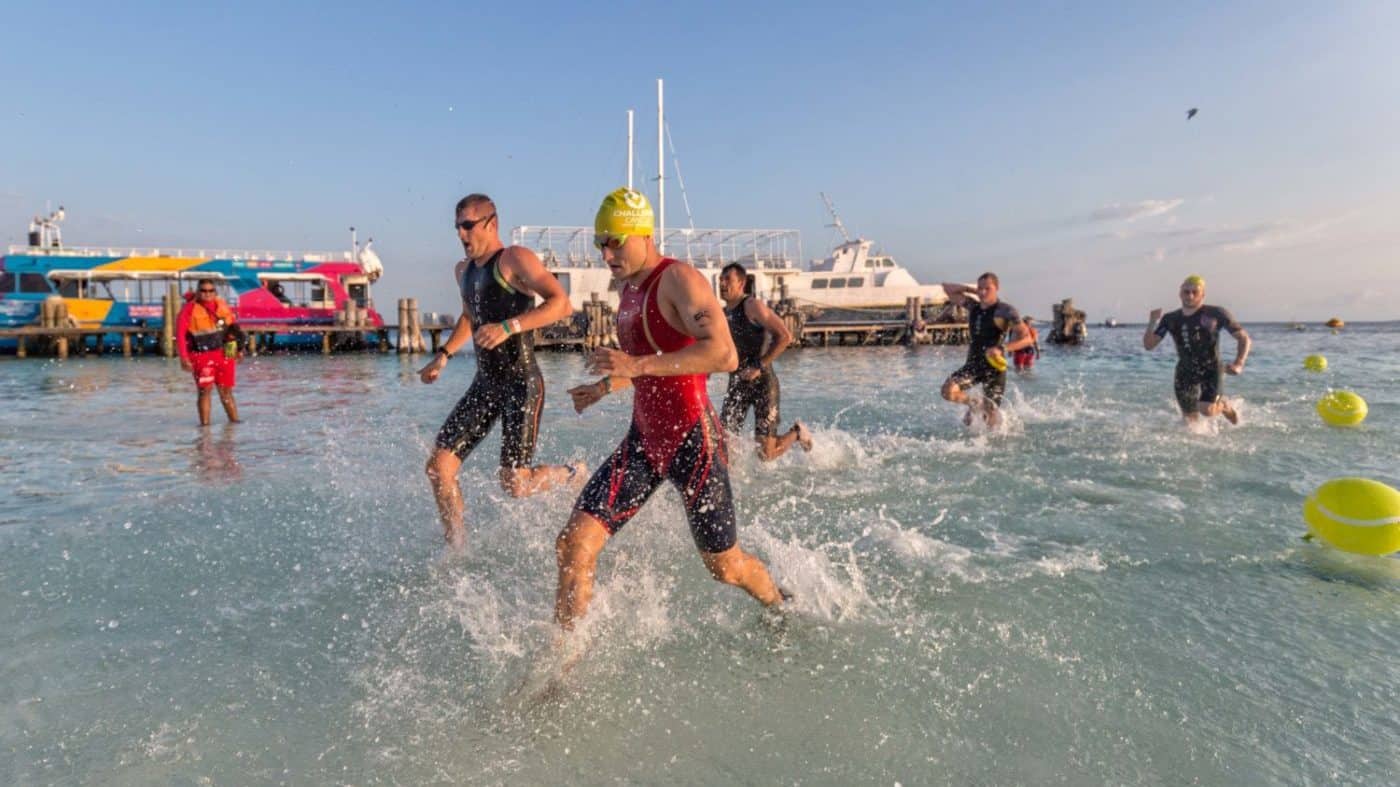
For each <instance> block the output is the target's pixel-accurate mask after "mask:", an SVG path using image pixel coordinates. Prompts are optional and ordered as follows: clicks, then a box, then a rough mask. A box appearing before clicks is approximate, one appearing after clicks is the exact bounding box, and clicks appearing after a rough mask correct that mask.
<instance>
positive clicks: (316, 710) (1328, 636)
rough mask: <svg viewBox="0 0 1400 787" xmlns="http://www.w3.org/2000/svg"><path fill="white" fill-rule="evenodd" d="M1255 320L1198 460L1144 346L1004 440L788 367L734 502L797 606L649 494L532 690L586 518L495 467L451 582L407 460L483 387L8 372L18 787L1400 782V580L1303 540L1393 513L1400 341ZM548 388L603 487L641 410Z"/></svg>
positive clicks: (1396, 565) (865, 385) (90, 369)
mask: <svg viewBox="0 0 1400 787" xmlns="http://www.w3.org/2000/svg"><path fill="white" fill-rule="evenodd" d="M1251 331H1252V333H1253V334H1254V337H1255V340H1256V350H1255V353H1254V355H1253V356H1252V357H1251V359H1250V363H1249V365H1248V368H1247V369H1246V373H1245V375H1244V376H1242V377H1238V378H1228V379H1227V382H1226V390H1227V393H1228V394H1229V395H1231V396H1232V397H1239V398H1240V399H1241V404H1240V409H1241V412H1242V414H1243V417H1244V422H1243V424H1242V425H1241V426H1240V427H1238V428H1227V427H1221V428H1218V429H1216V428H1212V429H1208V430H1202V432H1192V431H1188V430H1186V429H1184V428H1183V427H1182V426H1181V425H1180V422H1179V419H1178V418H1177V416H1176V414H1175V412H1174V409H1173V407H1174V406H1173V402H1172V396H1171V375H1172V365H1173V363H1174V358H1175V355H1174V352H1173V351H1172V349H1171V347H1170V344H1169V343H1168V344H1167V345H1164V346H1162V347H1160V348H1159V349H1158V350H1157V352H1155V353H1152V354H1148V353H1144V352H1142V351H1141V348H1140V344H1139V342H1140V336H1141V333H1140V328H1122V329H1118V330H1098V331H1095V332H1093V334H1092V336H1091V343H1092V344H1091V346H1088V347H1084V348H1079V349H1073V350H1059V349H1053V348H1051V349H1047V352H1046V355H1045V357H1044V358H1043V359H1042V360H1041V362H1040V364H1039V366H1038V367H1037V370H1036V372H1035V374H1034V375H1033V376H1031V377H1027V378H1021V379H1018V380H1014V381H1013V382H1012V385H1011V388H1010V393H1009V397H1008V399H1009V402H1010V407H1009V414H1010V418H1009V423H1008V425H1007V427H1006V428H1005V429H1004V430H1003V431H1001V432H998V433H995V434H972V433H969V432H968V430H966V429H965V428H964V427H963V426H962V424H961V422H960V419H959V416H960V413H959V411H958V410H957V409H955V408H954V407H952V406H951V405H947V404H946V403H943V402H942V401H941V400H940V399H939V397H938V385H939V383H940V382H941V381H942V380H943V378H944V377H945V376H946V375H947V374H948V373H949V372H951V371H952V370H953V369H954V368H956V367H957V366H958V365H960V363H961V361H962V356H963V353H964V352H965V350H964V349H963V348H932V347H924V348H913V349H906V348H880V349H853V348H852V349H838V348H832V349H829V350H806V351H801V352H789V353H788V354H787V355H785V356H784V357H783V358H782V359H781V360H780V362H779V371H780V374H781V378H782V390H783V416H784V423H785V424H786V423H787V422H788V421H790V420H791V419H792V418H793V417H800V418H803V419H804V420H806V421H807V422H808V423H809V424H811V425H812V426H813V428H814V432H815V436H816V438H817V443H818V445H817V448H816V449H815V450H814V451H813V452H812V453H811V454H810V455H802V454H800V453H797V454H794V455H790V456H787V457H784V458H783V459H781V460H779V461H778V462H776V463H773V464H770V465H762V464H760V463H759V462H757V461H756V459H755V458H754V457H753V456H752V455H750V454H749V453H748V452H747V451H736V456H735V458H734V465H735V467H734V471H733V477H734V483H735V492H736V497H737V500H738V505H739V509H740V517H741V524H740V541H741V544H743V545H745V546H746V547H747V548H749V549H750V550H751V551H754V552H756V553H757V554H759V555H760V556H762V557H763V558H764V559H766V560H767V561H769V563H770V565H771V566H772V569H773V572H774V574H775V575H776V576H777V577H778V579H779V580H780V582H781V583H782V584H783V585H785V586H787V587H789V588H791V589H792V590H793V591H795V592H796V594H797V597H798V601H797V605H796V606H797V612H796V613H795V614H793V615H790V616H788V617H787V618H786V619H784V620H781V621H773V620H771V619H769V618H767V617H766V616H765V615H764V614H762V613H761V611H760V610H759V609H758V608H757V606H756V605H755V604H754V603H753V602H752V601H750V600H749V599H748V598H747V597H745V596H744V595H743V594H742V593H740V592H739V591H736V590H733V589H731V588H726V587H723V586H720V585H718V584H716V583H714V582H712V581H711V580H709V579H708V577H707V574H706V573H705V571H704V569H703V567H702V566H701V564H700V561H699V560H698V559H697V558H696V556H695V553H694V550H693V547H692V545H691V542H690V538H689V535H688V533H687V532H686V529H685V526H684V522H683V519H682V515H681V509H680V505H679V501H678V498H677V496H676V494H675V493H674V492H673V491H670V490H669V489H668V490H666V491H663V492H662V493H660V494H658V496H657V497H656V498H654V499H653V501H652V503H651V504H650V505H649V506H648V507H647V508H646V509H645V510H644V511H643V513H642V514H641V515H639V516H638V517H637V518H636V519H635V520H633V522H632V523H631V524H629V525H628V527H627V528H626V529H625V530H623V531H622V533H621V534H620V535H619V536H618V537H616V538H615V539H614V540H613V542H612V543H611V544H610V545H609V547H608V549H607V550H606V552H605V554H604V558H603V561H602V563H601V565H600V573H599V594H598V596H597V598H596V600H595V603H594V607H593V609H592V612H591V616H590V618H589V619H588V621H587V622H586V624H585V625H583V626H582V627H581V629H580V632H579V635H578V636H579V638H580V644H581V645H582V646H583V647H585V654H586V655H585V656H584V657H583V659H582V660H581V661H580V662H579V663H578V664H577V666H576V667H575V668H574V669H573V670H572V671H571V672H569V673H568V674H567V675H566V676H565V677H564V678H563V680H562V690H561V691H558V692H555V693H553V694H550V695H548V696H545V697H544V698H542V699H540V698H535V696H534V694H535V690H536V689H538V688H539V687H540V686H541V685H542V684H543V683H544V682H545V681H547V679H548V678H549V677H550V676H551V675H552V674H553V670H554V669H556V667H557V663H558V660H557V657H556V656H555V655H554V651H553V650H552V647H551V643H552V641H553V638H554V630H553V626H552V624H551V622H550V617H551V613H552V601H553V590H554V580H555V576H554V558H553V539H554V536H555V534H556V532H557V531H558V529H559V527H560V526H561V525H562V524H563V522H564V521H565V519H566V517H567V515H568V511H569V508H570V504H571V502H572V494H571V493H570V492H566V491H559V492H555V493H549V494H545V495H543V496H540V497H536V498H531V499H526V500H511V499H509V498H506V497H505V496H504V495H503V494H502V493H501V492H500V490H499V489H498V487H497V485H496V483H495V473H494V465H495V457H496V452H497V446H498V439H497V438H496V437H494V436H493V437H491V438H488V440H487V442H486V443H485V444H483V445H482V446H481V447H480V448H479V449H478V451H477V453H476V454H475V455H474V456H473V457H472V458H471V459H470V460H469V461H468V463H467V465H466V467H465V468H464V471H463V474H462V483H463V487H464V490H465V494H466V498H467V501H468V507H469V514H468V516H469V528H470V540H471V546H470V554H469V556H468V557H467V558H466V559H465V560H451V559H445V558H444V557H443V555H442V554H441V548H440V546H439V544H440V530H439V526H438V524H437V521H436V514H435V510H434V507H433V503H432V500H431V497H430V495H429V492H428V488H427V484H426V481H425V479H424V476H423V472H422V466H423V462H424V460H425V458H426V455H427V452H428V449H429V446H430V445H431V442H432V438H433V436H434V434H435V432H436V430H437V427H438V425H439V423H440V422H441V420H442V418H443V417H444V416H445V415H446V413H447V412H448V410H449V409H450V408H451V406H452V404H453V403H454V402H455V400H456V398H457V397H458V396H459V395H460V394H461V392H462V391H463V390H464V389H465V387H466V384H467V382H468V380H469V378H470V375H471V373H472V371H473V364H472V362H471V361H470V360H469V359H467V360H465V362H464V361H462V360H458V361H455V362H454V363H453V364H452V366H451V368H450V370H449V372H448V373H447V374H446V375H445V378H444V380H443V381H441V382H440V383H438V384H437V385H433V386H424V385H421V384H420V383H418V381H417V379H416V376H415V375H414V374H413V371H414V369H415V367H416V366H417V365H418V364H419V363H421V362H422V359H414V360H412V361H410V360H408V359H400V358H398V357H396V356H338V357H332V358H322V357H319V356H304V357H262V358H258V359H254V360H250V361H248V362H245V363H243V364H242V365H241V367H240V369H239V374H240V380H239V388H238V396H239V399H240V403H241V406H242V410H243V414H244V417H245V418H246V423H243V424H240V425H237V426H234V427H226V426H224V425H222V424H221V423H220V422H219V421H220V419H221V418H222V415H221V414H220V413H219V412H218V407H217V405H216V407H215V419H216V423H215V426H214V427H212V428H210V429H206V430H201V429H199V428H198V427H197V426H195V424H194V407H193V394H192V390H191V385H190V382H189V379H188V377H187V375H185V374H184V373H182V372H180V370H179V368H178V366H177V365H176V364H175V363H173V362H167V361H163V360H157V359H149V358H148V359H138V360H123V359H120V358H101V359H75V360H69V361H66V362H63V363H58V362H52V361H40V360H29V361H15V360H13V359H7V360H3V361H0V397H3V398H2V399H0V401H4V402H5V407H4V408H3V410H0V472H3V476H2V477H3V482H0V484H2V485H0V492H3V494H0V600H3V603H0V632H4V633H3V636H0V780H3V781H4V782H5V783H8V784H46V783H59V784H92V783H101V784H148V783H162V784H163V783H175V784H195V783H218V784H223V783H235V784H244V783H249V784H253V783H259V784H260V783H269V784H271V783H293V784H308V783H327V784H330V783H336V784H341V783H344V784H378V783H391V784H426V783H483V784H493V783H511V784H554V783H565V782H568V783H581V784H603V783H619V782H621V783H679V784H774V783H795V784H849V783H862V784H864V783H870V784H894V783H902V784H905V785H909V784H925V783H933V784H1011V783H1034V784H1047V783H1068V784H1097V783H1113V784H1125V783H1129V784H1140V783H1146V784H1188V783H1203V784H1225V783H1230V784H1263V783H1283V784H1306V783H1335V782H1342V783H1352V784H1381V783H1389V782H1393V780H1394V778H1395V774H1396V773H1397V772H1400V714H1398V713H1397V712H1396V706H1395V702H1396V697H1397V696H1400V660H1397V652H1400V560H1396V559H1393V558H1368V557H1360V556H1354V555H1346V554H1342V553H1339V552H1337V551H1334V550H1332V549H1329V548H1327V547H1324V546H1320V545H1315V544H1308V543H1305V542H1303V541H1301V540H1300V539H1299V535H1300V534H1301V533H1302V532H1303V531H1304V525H1303V523H1302V518H1301V513H1300V507H1301V504H1302V500H1303V498H1304V497H1305V495H1306V494H1307V493H1308V492H1309V491H1311V490H1312V489H1313V488H1314V487H1316V486H1317V485H1318V484H1320V483H1321V482H1323V481H1325V480H1327V479H1329V478H1333V477H1338V476H1345V475H1362V476H1368V477H1372V478H1376V479H1379V480H1381V481H1384V482H1386V483H1389V484H1391V485H1400V470H1398V469H1397V462H1396V455H1397V452H1396V449H1395V447H1396V444H1397V436H1398V435H1400V326H1397V325H1395V324H1387V325H1373V326H1354V327H1350V328H1348V329H1347V330H1346V331H1344V332H1343V333H1341V334H1339V335H1333V334H1332V333H1330V332H1328V331H1325V330H1323V329H1320V328H1317V327H1313V328H1311V329H1310V330H1309V331H1307V332H1303V333H1294V332H1291V331H1286V330H1285V329H1283V328H1282V327H1280V326H1267V325H1263V326H1252V327H1251ZM1225 349H1226V355H1227V357H1228V355H1229V353H1230V352H1231V351H1232V350H1233V344H1232V342H1231V341H1230V340H1229V339H1228V338H1227V339H1226V340H1225ZM1310 352H1322V353H1324V354H1326V355H1327V357H1328V359H1329V361H1330V362H1331V366H1330V369H1329V371H1328V372H1326V373H1325V374H1321V375H1315V374H1308V373H1305V372H1304V371H1303V370H1302V368H1301V360H1302V358H1303V356H1304V355H1306V354H1308V353H1310ZM543 366H544V370H545V376H546V380H547V383H548V386H549V398H548V404H547V407H546V410H545V413H544V428H543V438H542V440H541V445H540V449H539V455H540V457H541V458H542V459H545V460H555V461H558V460H565V459H584V460H586V461H587V462H588V463H589V466H590V468H592V467H593V466H596V464H597V463H598V462H599V461H600V460H602V459H603V458H604V457H605V456H606V455H607V453H608V452H610V451H611V449H612V447H613V446H614V445H615V444H616V442H617V441H618V440H620V439H621V437H622V435H623V433H624V432H625V429H626V419H627V416H628V412H629V408H630V396H628V395H622V396H619V397H615V398H613V399H611V400H609V401H606V402H605V403H604V404H603V405H601V406H599V407H597V408H595V409H594V410H591V411H589V412H588V413H586V414H584V415H583V416H576V415H574V414H573V412H572V410H570V409H568V407H567V396H566V394H565V393H564V389H565V388H566V387H568V386H569V385H572V384H575V383H576V382H579V381H582V380H584V379H586V378H585V376H584V374H583V371H582V364H581V361H580V359H579V357H578V356H571V355H564V356H547V357H545V358H544V360H543ZM1328 386H1336V387H1344V388H1349V389H1352V390H1355V391H1357V392H1359V393H1361V394H1362V395H1363V396H1364V397H1365V398H1366V399H1367V401H1368V402H1369V404H1370V417H1369V419H1368V420H1367V421H1366V423H1365V424H1364V425H1363V426H1362V427H1360V428H1358V429H1353V430H1338V429H1332V428H1328V427H1326V426H1324V425H1322V424H1321V423H1320V421H1319V419H1318V418H1317V416H1316V414H1315V413H1314V411H1313V402H1314V401H1315V399H1316V398H1317V397H1318V396H1319V395H1320V393H1321V392H1322V391H1324V390H1325V389H1326V388H1327V387H1328ZM711 393H712V395H713V396H715V397H720V396H722V393H723V387H722V380H719V379H716V380H714V381H712V385H711ZM716 403H717V404H718V399H716Z"/></svg>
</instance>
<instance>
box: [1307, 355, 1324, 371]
mask: <svg viewBox="0 0 1400 787" xmlns="http://www.w3.org/2000/svg"><path fill="white" fill-rule="evenodd" d="M1303 368H1304V369H1307V370H1308V371H1310V372H1325V371H1327V356H1325V355H1309V356H1308V357H1306V358H1304V359H1303Z"/></svg>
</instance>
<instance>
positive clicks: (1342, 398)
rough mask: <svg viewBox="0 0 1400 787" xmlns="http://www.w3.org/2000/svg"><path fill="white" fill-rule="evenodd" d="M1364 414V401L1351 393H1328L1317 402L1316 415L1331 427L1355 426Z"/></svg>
mask: <svg viewBox="0 0 1400 787" xmlns="http://www.w3.org/2000/svg"><path fill="white" fill-rule="evenodd" d="M1366 412H1367V408H1366V400H1365V399H1362V398H1361V397H1360V396H1357V395H1356V394H1354V393H1352V392H1351V391H1330V392H1328V394H1327V395H1326V396H1324V397H1322V398H1321V399H1318V400H1317V414H1318V415H1320V416H1322V420H1324V421H1326V422H1327V423H1329V424H1331V425H1332V426H1356V425H1357V424H1359V423H1361V422H1362V421H1364V420H1366Z"/></svg>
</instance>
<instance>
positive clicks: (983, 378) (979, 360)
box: [943, 273, 1032, 426]
mask: <svg viewBox="0 0 1400 787" xmlns="http://www.w3.org/2000/svg"><path fill="white" fill-rule="evenodd" d="M943 290H944V291H945V292H947V293H948V298H949V299H950V300H952V301H953V302H954V303H955V304H961V305H964V306H966V307H967V330H968V334H969V338H970V341H969V343H968V346H967V362H966V363H964V364H963V365H962V367H961V368H960V369H958V370H957V371H956V372H953V373H952V374H951V375H949V376H948V379H947V380H945V381H944V383H943V398H944V399H947V400H948V401H950V402H955V403H957V404H965V405H967V406H968V416H967V419H966V420H967V422H968V423H971V422H972V406H973V402H972V400H971V399H970V398H969V397H968V395H967V389H968V388H970V387H972V386H974V385H981V386H982V393H983V397H982V405H981V410H982V413H981V415H982V418H983V420H985V421H986V423H987V425H988V426H996V425H997V424H999V423H1001V413H1000V411H999V408H1000V407H1001V397H1002V394H1004V393H1005V392H1006V353H1015V352H1016V351H1017V350H1020V349H1022V348H1025V347H1030V346H1031V344H1032V339H1031V337H1030V332H1029V331H1027V330H1026V325H1025V323H1023V322H1021V315H1020V313H1019V312H1017V311H1016V307H1015V306H1012V305H1011V304H1009V303H1007V302H1005V301H1002V300H999V299H998V297H997V294H998V292H999V291H1000V290H1001V283H1000V281H999V280H998V279H997V275H996V274H995V273H984V274H982V275H981V276H978V277H977V287H976V288H975V291H976V293H977V298H978V300H977V301H976V302H974V301H973V300H972V299H971V298H969V297H968V296H967V294H968V293H970V292H973V291H974V288H972V287H969V286H967V285H965V284H954V283H951V282H945V283H944V284H943ZM1008 333H1009V334H1011V339H1010V341H1008V342H1007V343H1006V346H1005V347H1004V348H1003V347H1002V346H1001V342H1002V339H1003V338H1005V337H1006V335H1007V334H1008Z"/></svg>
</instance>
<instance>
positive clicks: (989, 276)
mask: <svg viewBox="0 0 1400 787" xmlns="http://www.w3.org/2000/svg"><path fill="white" fill-rule="evenodd" d="M983 279H986V280H987V281H989V282H991V283H992V284H995V285H996V286H997V287H1000V286H1001V279H998V278H997V275H996V274H995V273H992V272H991V271H987V272H986V273H984V274H982V275H981V276H978V277H977V281H979V282H980V281H982V280H983Z"/></svg>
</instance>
